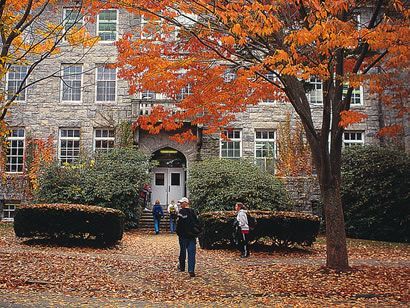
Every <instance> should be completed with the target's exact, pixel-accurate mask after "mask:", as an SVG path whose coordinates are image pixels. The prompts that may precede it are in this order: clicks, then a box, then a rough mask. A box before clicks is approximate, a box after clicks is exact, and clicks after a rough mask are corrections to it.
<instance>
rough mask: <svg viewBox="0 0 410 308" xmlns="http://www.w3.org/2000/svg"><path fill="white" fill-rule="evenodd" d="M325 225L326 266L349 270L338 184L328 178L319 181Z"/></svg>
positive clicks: (338, 269)
mask: <svg viewBox="0 0 410 308" xmlns="http://www.w3.org/2000/svg"><path fill="white" fill-rule="evenodd" d="M320 190H321V194H322V198H323V203H324V215H325V223H326V252H327V254H326V255H327V256H326V266H327V267H328V268H331V269H334V270H337V271H346V270H347V269H349V262H348V254H347V245H346V231H345V222H344V216H343V208H342V199H341V196H340V182H339V181H337V180H332V179H331V178H329V177H323V178H321V179H320Z"/></svg>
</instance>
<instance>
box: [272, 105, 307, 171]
mask: <svg viewBox="0 0 410 308" xmlns="http://www.w3.org/2000/svg"><path fill="white" fill-rule="evenodd" d="M278 148H279V155H278V159H277V161H276V169H277V172H276V174H277V175H278V176H311V175H312V173H313V166H312V153H311V151H310V148H309V144H308V143H307V140H306V137H305V135H304V131H303V127H302V124H301V123H300V120H297V119H296V120H295V119H293V121H292V119H291V114H290V113H289V114H287V116H286V120H285V121H284V122H283V123H281V124H280V126H279V129H278Z"/></svg>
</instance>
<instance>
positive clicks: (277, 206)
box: [188, 158, 290, 213]
mask: <svg viewBox="0 0 410 308" xmlns="http://www.w3.org/2000/svg"><path fill="white" fill-rule="evenodd" d="M188 188H189V191H190V196H191V204H192V207H193V208H195V209H197V210H198V211H199V212H200V213H203V212H208V211H219V210H232V209H233V207H234V205H235V203H236V202H242V203H244V204H245V205H246V206H247V207H248V208H249V209H252V210H288V209H289V206H290V199H289V197H288V195H287V193H286V190H285V188H284V186H283V184H282V182H280V181H279V180H278V179H276V178H275V177H274V176H272V175H270V174H268V173H265V172H262V171H260V169H259V168H258V167H257V166H255V165H254V164H253V163H252V162H249V161H246V160H231V159H218V158H214V159H207V160H204V161H202V162H197V163H195V164H193V166H192V168H191V170H190V172H189V180H188Z"/></svg>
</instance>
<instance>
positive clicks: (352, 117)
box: [339, 110, 368, 128]
mask: <svg viewBox="0 0 410 308" xmlns="http://www.w3.org/2000/svg"><path fill="white" fill-rule="evenodd" d="M367 117H368V116H367V114H364V113H362V112H358V111H354V110H343V111H342V112H341V113H340V122H339V126H341V127H343V128H346V127H348V126H349V125H352V124H355V123H359V122H361V121H362V120H363V119H367Z"/></svg>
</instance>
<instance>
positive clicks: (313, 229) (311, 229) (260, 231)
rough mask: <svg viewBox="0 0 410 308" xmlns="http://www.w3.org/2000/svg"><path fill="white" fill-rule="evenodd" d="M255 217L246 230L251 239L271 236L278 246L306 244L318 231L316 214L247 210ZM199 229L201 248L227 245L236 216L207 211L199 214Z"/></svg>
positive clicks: (222, 212) (308, 243) (313, 239)
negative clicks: (253, 223)
mask: <svg viewBox="0 0 410 308" xmlns="http://www.w3.org/2000/svg"><path fill="white" fill-rule="evenodd" d="M248 213H249V214H250V215H251V217H252V218H254V219H255V220H256V225H255V227H254V229H253V230H251V232H250V233H249V240H250V241H251V242H253V241H257V240H259V239H262V238H269V239H271V241H272V243H273V244H275V245H277V246H281V247H291V246H294V245H296V244H297V245H301V246H310V245H312V243H313V242H314V241H315V240H316V236H317V235H318V232H319V225H320V219H319V217H318V216H315V215H311V214H305V213H296V212H282V211H279V212H275V211H248ZM199 219H200V222H201V224H202V228H203V232H202V234H201V235H200V237H199V243H200V245H201V247H202V248H205V249H210V248H214V247H218V246H226V245H231V244H232V241H233V224H234V221H235V219H236V212H234V211H217V212H208V213H203V214H201V215H199Z"/></svg>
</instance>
